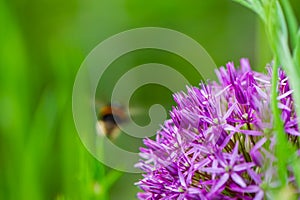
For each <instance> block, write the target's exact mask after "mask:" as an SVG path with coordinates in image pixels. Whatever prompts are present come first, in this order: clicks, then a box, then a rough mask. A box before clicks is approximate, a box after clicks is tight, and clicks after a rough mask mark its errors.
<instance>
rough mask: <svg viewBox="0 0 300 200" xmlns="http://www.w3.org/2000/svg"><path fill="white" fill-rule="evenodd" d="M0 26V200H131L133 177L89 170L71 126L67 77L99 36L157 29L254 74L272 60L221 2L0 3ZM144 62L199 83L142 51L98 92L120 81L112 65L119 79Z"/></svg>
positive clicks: (92, 165) (251, 25) (249, 27)
mask: <svg viewBox="0 0 300 200" xmlns="http://www.w3.org/2000/svg"><path fill="white" fill-rule="evenodd" d="M0 25H1V29H0V34H1V37H0V44H1V47H0V51H1V54H0V66H1V68H0V91H1V92H0V105H1V117H0V199H57V200H66V199H72V200H73V199H134V198H135V193H136V192H137V191H138V189H137V188H136V187H135V186H134V185H133V183H134V182H135V181H136V180H137V179H138V178H139V177H140V175H138V174H123V175H122V176H121V177H120V175H121V174H120V173H118V172H116V171H114V170H112V169H109V168H107V167H105V166H103V165H101V164H100V163H99V162H98V161H96V160H95V159H94V158H93V157H92V156H91V155H90V154H89V153H88V152H87V151H86V150H85V148H84V147H83V145H82V143H81V142H80V140H79V137H78V135H77V133H76V130H75V126H74V122H73V118H72V110H71V96H72V87H73V81H74V78H75V75H76V71H77V70H78V68H79V66H80V64H81V62H82V61H83V59H84V57H85V56H87V54H88V52H89V51H90V50H91V49H92V48H93V47H95V46H96V45H97V44H98V43H99V42H100V41H103V40H104V39H106V38H107V37H109V36H111V35H113V34H116V33H118V32H120V31H124V30H127V29H130V28H135V27H142V26H160V27H166V28H171V29H175V30H177V31H181V32H183V33H185V34H187V35H189V36H191V37H192V38H194V39H196V40H197V41H198V42H199V43H200V44H201V45H203V47H204V48H205V49H206V50H207V51H208V52H209V54H210V55H211V56H212V58H213V59H214V60H215V62H216V64H217V65H218V66H219V65H224V64H225V63H226V62H227V61H229V60H233V61H235V62H237V61H238V60H239V58H240V57H249V58H250V59H251V62H252V64H253V65H254V67H255V68H257V69H259V70H262V69H263V68H264V65H265V63H266V62H269V60H270V59H271V58H270V56H269V54H268V51H269V50H266V51H265V50H262V51H260V50H259V49H260V47H263V48H265V46H266V45H264V41H265V40H264V34H263V31H261V29H260V25H259V24H258V23H257V19H256V18H255V16H254V14H253V13H251V12H250V11H248V10H247V9H245V8H243V7H241V6H239V5H237V4H235V3H233V2H231V1H229V0H228V1H227V0H221V1H220V0H212V1H201V0H191V1H188V2H183V1H180V0H172V1H171V0H166V1H158V0H154V1H147V2H145V1H143V2H142V1H138V0H116V1H104V0H101V1H97V0H78V1H70V0H67V1H58V0H54V1H46V0H41V1H36V0H28V1H17V0H10V1H8V0H1V1H0ZM254 41H255V42H254ZM147 62H159V63H166V64H168V65H170V66H173V67H175V68H178V70H179V71H180V72H181V73H183V74H184V75H186V76H187V77H189V80H190V81H191V83H192V84H193V85H196V84H197V83H198V78H197V77H194V75H193V72H194V71H193V69H192V68H191V66H189V65H188V64H186V63H185V62H184V61H183V60H182V59H180V58H178V57H176V56H174V55H170V54H168V53H166V52H160V51H154V50H145V51H142V52H139V51H137V52H133V53H132V54H130V55H125V56H124V57H122V58H120V59H118V60H117V61H116V62H115V63H114V64H113V65H112V66H111V68H110V69H109V70H108V71H107V72H106V75H105V76H104V77H103V79H102V80H100V82H99V83H100V85H102V86H103V85H104V89H103V91H98V92H99V93H100V95H102V94H103V95H104V96H108V95H109V91H110V90H111V88H113V85H114V83H115V82H116V81H117V80H118V77H120V76H121V74H122V73H121V72H117V73H116V68H118V66H120V65H123V66H124V69H127V70H128V69H130V68H132V67H134V66H136V65H138V64H143V63H147ZM262 64H263V66H262ZM183 66H184V67H183ZM112 74H114V76H112ZM150 90H151V91H152V93H151V95H152V94H153V95H154V96H151V95H150V94H149V91H150ZM151 97H152V98H151ZM133 101H136V102H138V103H139V104H140V105H142V106H144V107H147V106H149V105H151V104H152V103H158V102H160V103H162V104H164V105H166V107H167V108H170V107H171V106H172V104H173V101H172V99H171V93H170V92H168V91H166V90H165V89H163V88H159V87H158V86H145V87H144V88H141V89H140V90H139V91H137V93H136V94H135V95H134V97H133ZM157 101H158V102H157ZM122 141H123V142H122V143H121V144H120V145H121V146H123V147H124V148H128V149H130V150H132V151H137V149H132V145H133V143H135V144H136V146H139V145H140V144H141V141H135V140H134V141H130V142H129V141H127V138H126V137H125V138H124V139H122ZM103 183H105V185H106V187H104V186H103ZM109 186H111V188H110V187H109Z"/></svg>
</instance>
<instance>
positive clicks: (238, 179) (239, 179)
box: [231, 173, 247, 187]
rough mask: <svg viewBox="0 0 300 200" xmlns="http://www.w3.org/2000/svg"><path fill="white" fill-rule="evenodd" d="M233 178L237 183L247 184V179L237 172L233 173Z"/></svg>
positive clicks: (243, 185) (242, 185) (244, 185)
mask: <svg viewBox="0 0 300 200" xmlns="http://www.w3.org/2000/svg"><path fill="white" fill-rule="evenodd" d="M231 178H232V180H233V181H234V182H235V183H237V184H238V185H240V186H241V187H246V186H247V185H246V183H245V181H244V180H243V179H242V177H240V176H239V175H238V174H237V173H232V174H231Z"/></svg>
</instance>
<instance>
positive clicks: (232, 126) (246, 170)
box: [136, 59, 300, 200]
mask: <svg viewBox="0 0 300 200" xmlns="http://www.w3.org/2000/svg"><path fill="white" fill-rule="evenodd" d="M267 69H268V73H267V74H262V73H258V72H255V71H252V70H251V68H250V64H249V61H248V60H247V59H241V61H240V67H239V69H235V67H234V64H233V63H231V62H230V63H228V64H227V65H226V68H224V67H221V68H220V69H218V70H217V71H216V74H217V76H218V79H219V83H217V82H209V83H208V84H200V87H199V88H198V87H189V88H188V89H187V93H183V92H180V93H177V94H175V95H174V100H175V102H176V104H177V106H176V107H174V108H173V109H172V111H171V112H170V116H171V119H169V120H167V121H165V123H164V125H163V126H162V127H161V130H159V131H158V132H157V135H156V138H155V140H151V139H145V140H144V144H145V145H146V148H141V150H140V151H141V153H140V155H141V157H142V158H143V159H142V160H141V161H140V162H139V163H138V164H137V165H136V166H137V167H139V168H140V169H141V170H143V171H144V172H145V174H144V175H143V176H144V177H143V179H142V180H140V181H139V182H138V183H137V185H138V186H139V187H140V188H141V189H142V190H143V192H141V193H138V198H139V199H149V200H150V199H257V200H258V199H264V198H265V197H268V196H269V195H270V194H269V193H268V191H269V190H270V188H276V187H277V186H278V185H279V181H278V175H277V174H276V167H275V166H276V165H275V163H276V162H278V160H277V159H276V157H275V156H274V146H275V144H276V137H275V136H276V134H275V132H276V130H274V129H273V115H272V112H271V103H270V98H271V97H270V96H271V74H272V73H271V72H272V69H271V67H270V66H269V67H267ZM278 73H279V76H278V77H279V80H278V81H277V82H278V86H277V89H278V97H277V99H278V107H279V109H280V111H281V119H282V121H283V124H284V130H285V132H286V134H287V138H288V141H289V142H290V143H292V145H294V146H295V147H297V148H298V149H299V140H298V137H299V135H300V133H299V129H298V124H297V118H296V114H295V110H294V107H293V98H292V92H293V91H292V90H291V89H290V87H289V83H288V78H287V77H286V76H285V74H284V72H283V71H282V70H279V71H278ZM289 174H290V177H289V180H290V182H291V184H293V182H294V177H293V174H292V173H289Z"/></svg>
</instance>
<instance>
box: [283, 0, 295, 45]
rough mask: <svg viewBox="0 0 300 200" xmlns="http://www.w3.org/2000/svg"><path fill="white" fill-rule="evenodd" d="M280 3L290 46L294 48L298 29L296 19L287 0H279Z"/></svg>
mask: <svg viewBox="0 0 300 200" xmlns="http://www.w3.org/2000/svg"><path fill="white" fill-rule="evenodd" d="M280 3H281V5H282V8H283V11H284V13H285V17H286V21H287V25H288V30H289V36H290V42H291V47H292V49H294V48H295V46H296V44H297V30H298V23H297V19H296V17H295V15H294V12H293V9H292V7H291V4H290V2H289V1H288V0H280Z"/></svg>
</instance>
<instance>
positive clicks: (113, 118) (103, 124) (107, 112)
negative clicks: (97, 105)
mask: <svg viewBox="0 0 300 200" xmlns="http://www.w3.org/2000/svg"><path fill="white" fill-rule="evenodd" d="M127 120H128V117H127V114H126V112H125V111H124V108H123V107H121V106H118V105H106V106H104V107H102V108H101V109H100V110H99V114H98V124H97V132H98V134H99V135H104V136H106V137H108V138H109V139H111V140H114V139H116V138H117V137H118V136H119V134H120V128H119V126H118V124H121V123H124V122H126V121H127Z"/></svg>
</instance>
